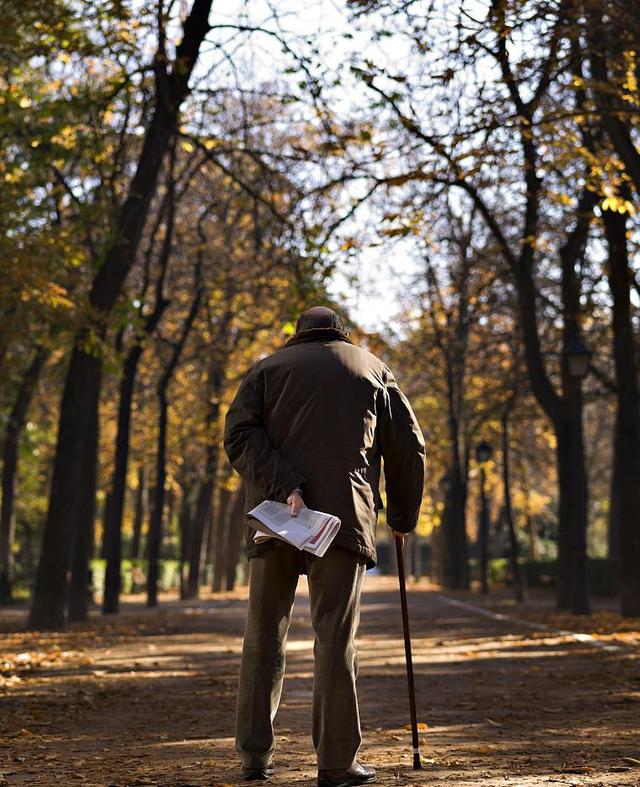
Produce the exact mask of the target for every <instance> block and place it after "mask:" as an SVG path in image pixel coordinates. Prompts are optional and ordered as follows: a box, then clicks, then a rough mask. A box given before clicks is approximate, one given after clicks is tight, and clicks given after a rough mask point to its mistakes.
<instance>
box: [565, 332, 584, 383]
mask: <svg viewBox="0 0 640 787" xmlns="http://www.w3.org/2000/svg"><path fill="white" fill-rule="evenodd" d="M564 354H565V357H566V359H567V369H568V370H569V374H570V375H571V377H573V379H574V380H583V379H584V378H585V377H586V376H587V374H588V372H589V363H590V361H591V350H590V349H589V348H588V347H587V345H586V344H585V343H584V341H583V339H582V336H581V335H580V333H579V332H578V331H576V333H574V334H573V336H572V337H571V338H570V339H569V341H568V342H567V343H566V345H565V348H564Z"/></svg>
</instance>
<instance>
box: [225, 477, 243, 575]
mask: <svg viewBox="0 0 640 787" xmlns="http://www.w3.org/2000/svg"><path fill="white" fill-rule="evenodd" d="M228 532H229V535H228V538H227V554H226V558H227V564H226V567H225V574H226V577H227V581H226V586H225V588H226V590H233V589H234V587H235V582H236V572H237V568H238V562H239V560H240V550H241V547H242V537H243V535H244V532H245V522H244V491H243V489H242V488H240V489H239V490H238V491H237V492H236V495H235V498H234V500H233V505H232V507H231V516H230V517H229V531H228Z"/></svg>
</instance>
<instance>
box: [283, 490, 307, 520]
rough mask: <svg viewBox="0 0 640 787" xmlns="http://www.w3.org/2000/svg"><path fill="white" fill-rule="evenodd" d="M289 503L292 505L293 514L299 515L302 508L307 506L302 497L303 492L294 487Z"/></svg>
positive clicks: (288, 499)
mask: <svg viewBox="0 0 640 787" xmlns="http://www.w3.org/2000/svg"><path fill="white" fill-rule="evenodd" d="M287 505H288V506H291V516H298V514H299V513H300V509H301V508H305V507H306V506H305V504H304V500H303V499H302V492H301V491H300V490H299V489H294V490H293V492H292V493H291V494H290V495H289V497H288V498H287Z"/></svg>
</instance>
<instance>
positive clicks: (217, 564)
mask: <svg viewBox="0 0 640 787" xmlns="http://www.w3.org/2000/svg"><path fill="white" fill-rule="evenodd" d="M232 501H233V498H232V493H231V492H230V491H229V490H228V489H226V488H225V487H222V489H220V496H219V502H218V516H217V517H216V521H215V524H214V528H213V584H212V586H211V589H212V590H213V592H214V593H219V592H220V591H221V590H222V588H223V586H224V584H225V577H224V572H225V567H226V562H227V560H226V553H227V530H228V523H229V519H230V516H231V508H232V506H231V504H232Z"/></svg>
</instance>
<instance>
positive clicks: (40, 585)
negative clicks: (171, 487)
mask: <svg viewBox="0 0 640 787" xmlns="http://www.w3.org/2000/svg"><path fill="white" fill-rule="evenodd" d="M101 374H102V364H101V362H100V359H99V358H97V357H96V356H93V355H89V354H87V353H86V352H84V351H83V350H82V349H81V347H79V346H78V345H76V346H75V347H74V349H73V352H72V355H71V362H70V364H69V371H68V373H67V379H66V382H65V386H64V391H63V394H62V403H61V406H60V419H59V427H58V441H57V445H56V455H55V459H54V464H53V476H52V480H51V493H50V497H49V508H48V511H47V517H46V520H45V526H44V533H43V539H42V548H41V552H40V561H39V564H38V570H37V573H36V582H35V589H34V594H33V603H32V606H31V613H30V616H29V628H31V629H61V628H63V626H64V612H65V603H66V595H67V571H68V566H69V560H70V557H71V545H72V539H73V536H74V533H75V532H78V530H79V529H80V528H78V529H76V527H75V525H76V522H77V518H78V517H84V524H85V525H86V526H87V527H88V526H89V525H90V524H91V523H92V522H93V512H92V511H91V508H90V505H89V506H87V503H90V501H93V504H94V505H95V457H96V450H97V437H98V431H97V427H98V423H97V421H98V419H97V414H98V400H99V397H100V381H101ZM87 459H89V462H88V464H87ZM87 488H88V489H87ZM81 490H83V491H82V493H81ZM76 579H78V576H77V566H76Z"/></svg>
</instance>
